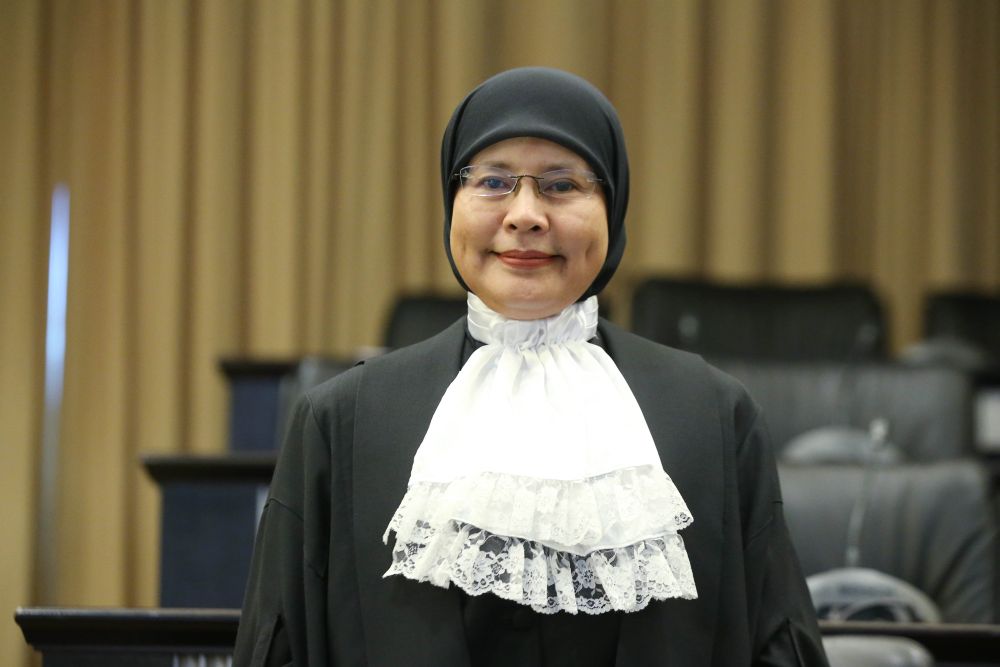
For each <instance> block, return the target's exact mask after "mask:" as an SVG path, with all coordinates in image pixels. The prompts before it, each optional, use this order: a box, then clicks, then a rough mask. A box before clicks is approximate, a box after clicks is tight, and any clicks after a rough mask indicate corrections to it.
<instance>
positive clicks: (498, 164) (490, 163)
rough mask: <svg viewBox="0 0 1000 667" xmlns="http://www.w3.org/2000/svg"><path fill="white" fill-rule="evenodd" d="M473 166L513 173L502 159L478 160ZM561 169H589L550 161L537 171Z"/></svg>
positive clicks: (507, 163) (543, 172)
mask: <svg viewBox="0 0 1000 667" xmlns="http://www.w3.org/2000/svg"><path fill="white" fill-rule="evenodd" d="M475 166H478V167H495V168H496V169H506V170H507V171H509V172H511V173H514V172H513V167H511V166H510V163H509V162H505V161H504V160H487V161H485V162H480V163H478V164H477V165H475ZM561 169H574V170H579V171H589V169H588V168H587V167H584V166H577V165H571V164H566V163H564V162H550V163H549V164H547V165H545V166H544V167H542V170H541V171H540V172H538V173H540V174H545V173H548V172H550V171H559V170H561Z"/></svg>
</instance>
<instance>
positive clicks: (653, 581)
mask: <svg viewBox="0 0 1000 667" xmlns="http://www.w3.org/2000/svg"><path fill="white" fill-rule="evenodd" d="M468 306H469V317H468V326H469V331H470V333H471V334H472V336H473V337H474V338H476V339H477V340H479V341H482V342H483V343H486V344H485V345H483V346H482V347H480V348H479V349H477V350H476V351H475V352H473V354H472V356H471V357H470V358H469V361H468V362H466V364H465V366H463V367H462V370H461V371H460V372H459V374H458V376H457V377H456V378H455V380H454V381H453V382H452V383H451V385H450V386H449V387H448V389H447V391H446V392H445V394H444V397H443V398H442V399H441V403H440V404H439V405H438V407H437V411H436V412H435V413H434V416H433V418H432V419H431V423H430V426H429V427H428V429H427V434H426V435H425V436H424V440H423V442H422V443H421V445H420V448H419V449H418V450H417V454H416V456H415V457H414V460H413V469H412V471H411V473H410V482H409V486H408V488H407V491H406V495H405V496H404V497H403V500H402V502H401V503H400V505H399V508H398V509H397V510H396V513H395V515H394V516H393V517H392V520H391V521H390V522H389V526H388V528H386V531H385V536H384V537H383V539H384V540H386V541H388V538H389V533H390V532H394V533H395V534H396V539H395V544H394V547H393V550H392V565H391V566H390V567H389V570H388V571H387V572H386V574H385V576H389V575H393V574H402V575H403V576H405V577H408V578H410V579H415V580H417V581H427V582H430V583H432V584H435V585H438V586H443V587H447V586H448V585H449V583H454V584H456V585H457V586H459V587H460V588H462V589H463V590H464V591H465V592H467V593H469V594H470V595H479V594H482V593H487V592H491V593H493V594H495V595H497V596H499V597H502V598H505V599H508V600H513V601H515V602H519V603H522V604H525V605H529V606H531V607H532V608H533V609H535V610H536V611H539V612H544V613H552V612H556V611H567V612H569V613H571V614H573V613H576V612H577V611H584V612H587V613H591V614H597V613H601V612H605V611H611V610H621V611H636V610H638V609H642V608H644V607H645V606H646V605H647V604H648V603H649V601H650V600H651V599H652V600H660V599H665V598H674V597H681V598H688V599H691V598H695V597H697V592H696V590H695V585H694V577H693V575H692V573H691V565H690V563H689V561H688V556H687V551H686V550H685V549H684V541H683V539H682V538H681V536H680V535H679V534H678V531H679V530H681V529H682V528H684V527H686V526H687V525H689V524H690V523H691V521H692V518H691V515H690V513H689V512H688V509H687V506H686V505H685V504H684V499H683V498H681V495H680V493H679V492H678V490H677V487H676V486H674V483H673V481H672V480H671V479H670V477H669V476H668V475H667V473H666V472H664V471H663V468H662V467H661V464H660V458H659V455H658V454H657V451H656V446H655V445H654V444H653V439H652V436H651V435H650V433H649V427H648V426H647V425H646V420H645V419H644V418H643V416H642V411H641V410H640V409H639V405H638V403H636V400H635V397H634V396H633V395H632V391H631V390H630V389H629V386H628V384H627V383H626V382H625V378H624V377H622V374H621V372H620V371H619V370H618V367H617V366H616V365H615V363H614V361H612V360H611V357H609V356H608V354H607V353H606V352H605V351H604V350H603V349H602V348H600V347H598V346H597V345H593V344H591V343H589V342H588V341H589V340H590V339H591V338H593V337H594V334H595V332H596V331H597V297H591V298H589V299H587V300H586V301H584V302H582V303H576V304H573V305H572V306H569V307H568V308H566V309H565V310H563V311H562V312H561V313H559V314H558V315H556V316H554V317H549V318H546V319H542V320H530V321H526V320H510V319H507V318H505V317H503V316H501V315H499V314H497V313H495V312H494V311H492V310H490V309H489V308H488V307H487V306H486V305H485V304H484V303H483V302H482V301H481V300H479V299H478V298H477V297H476V296H475V295H473V294H469V300H468Z"/></svg>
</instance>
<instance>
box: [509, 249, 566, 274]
mask: <svg viewBox="0 0 1000 667" xmlns="http://www.w3.org/2000/svg"><path fill="white" fill-rule="evenodd" d="M497 256H498V257H499V258H500V261H501V262H503V263H504V264H506V265H507V266H510V267H512V268H518V269H532V268H537V267H540V266H545V265H546V264H548V263H550V262H552V261H554V260H555V258H556V255H550V254H549V253H547V252H542V251H541V250H506V251H504V252H500V253H497Z"/></svg>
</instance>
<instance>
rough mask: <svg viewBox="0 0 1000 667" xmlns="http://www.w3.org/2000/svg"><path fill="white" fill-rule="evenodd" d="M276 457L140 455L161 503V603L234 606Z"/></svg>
mask: <svg viewBox="0 0 1000 667" xmlns="http://www.w3.org/2000/svg"><path fill="white" fill-rule="evenodd" d="M276 458H277V453H276V452H267V453H249V452H243V453H239V454H226V455H221V456H146V457H144V458H143V464H144V465H145V467H146V471H147V472H148V473H149V475H150V477H152V478H153V479H154V480H155V481H156V483H157V485H158V486H159V487H160V491H161V495H162V498H163V503H162V507H163V509H162V516H161V523H160V532H161V539H160V604H161V605H164V606H166V607H207V608H212V607H239V606H240V605H241V604H242V603H243V592H244V589H245V588H246V580H247V576H248V574H249V572H250V558H251V556H252V554H253V543H254V537H255V535H256V531H257V523H258V521H259V518H260V511H261V509H262V507H263V503H264V501H265V499H266V497H267V488H268V485H269V484H270V482H271V474H272V473H273V471H274V464H275V460H276Z"/></svg>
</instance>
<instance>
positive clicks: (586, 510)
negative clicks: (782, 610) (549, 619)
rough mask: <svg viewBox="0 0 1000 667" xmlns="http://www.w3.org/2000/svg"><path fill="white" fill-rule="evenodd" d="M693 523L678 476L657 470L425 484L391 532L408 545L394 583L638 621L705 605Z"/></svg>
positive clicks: (413, 490)
mask: <svg viewBox="0 0 1000 667" xmlns="http://www.w3.org/2000/svg"><path fill="white" fill-rule="evenodd" d="M690 523H691V516H690V514H689V513H688V510H687V507H686V505H685V504H684V501H683V499H682V498H681V496H680V494H679V493H678V491H677V489H676V487H675V486H674V484H673V482H672V481H671V480H670V478H669V476H667V474H666V473H665V472H663V471H662V470H656V469H655V468H652V467H648V466H647V467H642V468H632V469H626V470H619V471H615V472H613V473H608V474H606V475H600V476H598V477H594V478H590V479H586V480H575V481H561V480H547V479H532V478H525V477H516V476H511V475H505V474H496V473H483V474H480V475H476V476H474V477H469V478H463V479H459V480H456V481H454V482H451V483H446V484H442V483H418V484H414V485H412V486H411V487H410V489H409V490H408V491H407V493H406V496H405V497H404V498H403V501H402V503H401V504H400V506H399V509H398V510H397V511H396V514H395V516H394V517H393V519H392V521H391V522H390V523H389V527H388V528H387V529H386V533H385V536H384V539H386V540H388V536H389V533H390V532H394V533H395V534H396V537H395V546H394V547H393V554H392V565H391V566H390V568H389V570H388V571H387V572H386V575H385V576H390V575H394V574H401V575H403V576H405V577H408V578H410V579H414V580H417V581H426V582H430V583H432V584H435V585H438V586H443V587H447V586H448V585H449V584H450V583H454V584H455V585H457V586H459V587H460V588H461V589H462V590H464V591H465V592H466V593H468V594H470V595H480V594H483V593H493V594H494V595H497V596H498V597H501V598H505V599H508V600H513V601H515V602H519V603H521V604H525V605H529V606H531V607H532V608H533V609H534V610H536V611H538V612H541V613H554V612H557V611H566V612H569V613H571V614H575V613H577V612H578V611H583V612H586V613H590V614H598V613H602V612H606V611H611V610H619V611H637V610H639V609H642V608H644V607H645V606H646V605H647V604H648V603H649V601H650V600H653V599H666V598H673V597H681V598H688V599H690V598H694V597H696V596H697V594H696V589H695V585H694V577H693V575H692V572H691V566H690V563H689V561H688V557H687V552H686V550H685V548H684V542H683V540H682V539H681V537H680V535H678V533H677V531H679V530H681V529H682V528H684V527H686V526H687V525H689V524H690ZM524 535H531V536H532V538H531V539H528V538H525V537H519V536H524Z"/></svg>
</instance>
